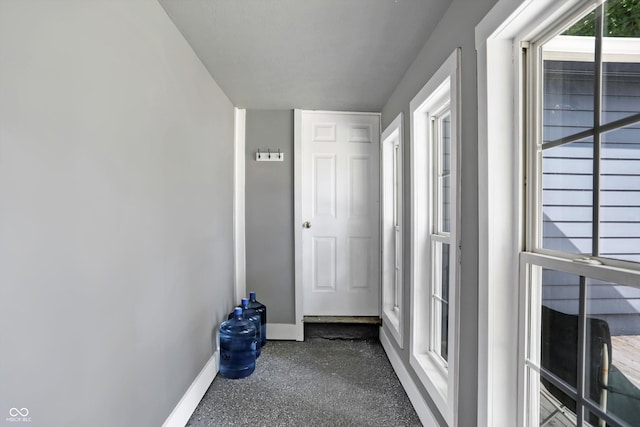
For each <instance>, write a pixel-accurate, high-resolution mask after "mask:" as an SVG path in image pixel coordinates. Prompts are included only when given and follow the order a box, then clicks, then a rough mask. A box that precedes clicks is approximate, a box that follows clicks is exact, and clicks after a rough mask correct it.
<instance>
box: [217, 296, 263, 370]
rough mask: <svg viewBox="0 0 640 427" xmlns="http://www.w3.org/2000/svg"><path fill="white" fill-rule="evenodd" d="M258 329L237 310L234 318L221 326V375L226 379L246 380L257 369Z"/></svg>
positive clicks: (240, 310) (239, 309) (234, 312)
mask: <svg viewBox="0 0 640 427" xmlns="http://www.w3.org/2000/svg"><path fill="white" fill-rule="evenodd" d="M256 333H257V332H256V327H255V325H254V322H253V321H251V320H247V319H244V318H243V317H242V309H241V308H239V307H238V308H236V309H235V310H234V311H233V317H232V318H231V319H229V320H227V321H225V322H222V324H221V325H220V375H222V376H223V377H225V378H232V379H236V378H245V377H248V376H249V375H251V374H252V373H253V371H254V370H255V369H256V346H257V345H259V343H258V341H257V340H256Z"/></svg>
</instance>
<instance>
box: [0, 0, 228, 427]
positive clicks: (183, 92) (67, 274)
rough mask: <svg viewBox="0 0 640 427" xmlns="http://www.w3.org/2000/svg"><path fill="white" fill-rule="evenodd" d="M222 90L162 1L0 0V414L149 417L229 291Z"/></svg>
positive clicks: (194, 370) (62, 418)
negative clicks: (19, 411) (13, 411)
mask: <svg viewBox="0 0 640 427" xmlns="http://www.w3.org/2000/svg"><path fill="white" fill-rule="evenodd" d="M232 173H233V105H232V104H231V102H230V101H229V100H228V98H227V97H226V96H225V95H224V93H223V92H222V91H221V90H220V88H219V87H218V86H217V85H216V83H215V82H214V81H213V80H212V78H211V76H210V75H209V74H208V73H207V71H206V70H205V68H204V67H203V66H202V64H201V63H200V61H199V60H198V59H197V57H196V56H195V55H194V53H193V51H192V50H191V48H190V47H189V46H188V44H187V43H186V41H185V40H184V39H183V38H182V36H181V35H180V33H179V32H178V31H177V29H176V28H175V27H174V25H173V24H172V23H171V21H170V20H169V19H168V17H167V16H166V14H165V12H164V10H163V9H162V8H161V7H160V5H159V4H158V3H157V1H155V0H137V1H131V0H115V1H113V0H94V1H91V2H85V1H80V0H75V1H74V0H59V1H55V2H51V1H48V0H40V1H38V0H29V1H11V0H0V204H1V205H0V259H1V260H2V263H1V267H0V284H1V286H0V301H1V304H2V308H1V309H0V353H1V362H0V425H5V423H6V424H7V425H9V424H11V423H9V422H6V419H5V418H6V417H8V416H9V415H8V414H9V409H10V408H11V407H17V408H23V407H24V408H28V409H29V411H30V414H29V416H30V417H31V420H32V422H31V423H30V424H29V425H31V426H34V427H36V426H47V427H50V426H53V427H56V426H87V425H91V426H107V427H111V426H121V425H136V426H159V425H161V424H162V422H163V421H164V420H165V419H166V417H167V416H168V415H169V413H170V412H171V410H172V409H173V408H174V406H175V405H176V404H177V403H178V401H179V399H180V398H181V397H182V395H183V394H184V393H185V392H186V390H187V388H188V387H189V385H190V384H191V382H192V381H193V380H194V378H195V377H196V376H197V374H198V373H199V371H200V370H201V369H202V367H203V366H204V365H205V363H206V362H207V360H208V359H209V358H210V357H211V355H212V354H213V351H214V348H213V347H214V338H213V337H214V336H213V331H214V330H215V328H217V325H218V323H219V322H220V321H221V320H222V319H223V317H224V315H225V314H226V313H227V312H228V311H229V309H230V307H231V306H232V298H233V259H232V254H233V244H232V243H233V242H232V230H233V221H232V212H233V206H232V200H233V199H232V197H233V194H232V192H233V175H232Z"/></svg>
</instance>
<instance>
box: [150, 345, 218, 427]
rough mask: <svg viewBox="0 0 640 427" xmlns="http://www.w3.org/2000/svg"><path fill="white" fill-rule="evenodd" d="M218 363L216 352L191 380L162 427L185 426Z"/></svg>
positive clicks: (213, 374)
mask: <svg viewBox="0 0 640 427" xmlns="http://www.w3.org/2000/svg"><path fill="white" fill-rule="evenodd" d="M219 363H220V359H219V354H218V352H217V351H216V352H215V353H214V354H213V356H211V358H210V359H209V361H207V363H206V364H205V365H204V368H202V370H201V371H200V373H199V374H198V376H197V377H196V379H195V380H193V382H192V383H191V385H190V386H189V389H188V390H187V392H186V393H185V394H184V396H182V399H180V402H178V404H177V405H176V407H175V408H173V411H171V414H169V417H167V419H166V420H165V422H164V424H162V427H184V426H185V425H186V424H187V422H188V421H189V418H191V414H193V411H195V410H196V408H197V407H198V404H199V403H200V400H202V397H203V396H204V394H205V393H206V392H207V389H208V388H209V386H210V385H211V382H212V381H213V379H214V378H215V377H216V374H217V373H218V367H219Z"/></svg>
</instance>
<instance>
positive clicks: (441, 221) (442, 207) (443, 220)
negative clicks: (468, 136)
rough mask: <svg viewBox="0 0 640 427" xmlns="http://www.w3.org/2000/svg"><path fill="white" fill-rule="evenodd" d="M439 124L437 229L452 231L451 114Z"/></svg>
mask: <svg viewBox="0 0 640 427" xmlns="http://www.w3.org/2000/svg"><path fill="white" fill-rule="evenodd" d="M437 122H438V126H439V131H438V135H439V141H438V157H439V159H438V165H437V170H438V184H437V185H438V188H437V189H436V191H437V194H438V201H437V203H438V208H437V209H438V211H437V214H436V215H437V217H438V218H437V221H436V224H437V225H436V226H437V231H438V232H443V233H449V232H450V231H451V214H450V211H451V115H450V113H449V112H446V113H444V115H442V116H440V117H439V118H438V119H437Z"/></svg>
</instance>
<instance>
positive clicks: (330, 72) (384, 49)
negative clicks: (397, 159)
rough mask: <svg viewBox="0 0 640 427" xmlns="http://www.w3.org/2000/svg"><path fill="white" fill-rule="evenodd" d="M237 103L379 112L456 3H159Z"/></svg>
mask: <svg viewBox="0 0 640 427" xmlns="http://www.w3.org/2000/svg"><path fill="white" fill-rule="evenodd" d="M159 2H160V4H161V5H162V6H163V7H164V9H165V10H166V11H167V14H168V15H169V17H170V18H171V19H172V20H173V22H174V23H175V25H176V26H177V27H178V29H179V30H180V31H181V32H182V34H183V35H184V37H185V38H186V39H187V41H188V42H189V43H190V44H191V46H192V47H193V50H194V51H195V52H196V54H197V55H198V56H199V57H200V59H201V60H202V62H203V63H204V64H205V66H206V67H207V69H208V70H209V72H210V73H211V75H212V76H213V78H214V79H215V80H216V82H217V83H218V84H219V85H220V87H221V88H222V89H223V90H224V91H225V93H226V94H227V96H228V97H229V98H230V99H231V101H232V102H233V103H234V104H235V105H236V106H237V107H241V108H247V109H290V108H305V109H326V110H343V111H380V110H381V109H382V107H383V105H384V104H385V102H386V101H387V99H388V98H389V96H390V95H391V93H392V91H393V89H394V88H395V86H396V85H397V84H398V82H399V81H400V79H401V77H402V76H403V75H404V73H405V71H406V70H407V68H408V67H409V65H410V64H411V62H412V61H413V59H414V58H415V56H416V55H417V53H418V51H419V50H420V48H421V47H422V45H423V44H424V43H425V41H426V39H427V37H428V35H429V34H430V33H431V31H432V29H433V28H434V26H435V25H436V24H437V22H438V20H439V19H440V17H441V16H442V14H443V13H444V12H445V10H446V8H447V7H448V6H449V3H450V2H451V0H159Z"/></svg>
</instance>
